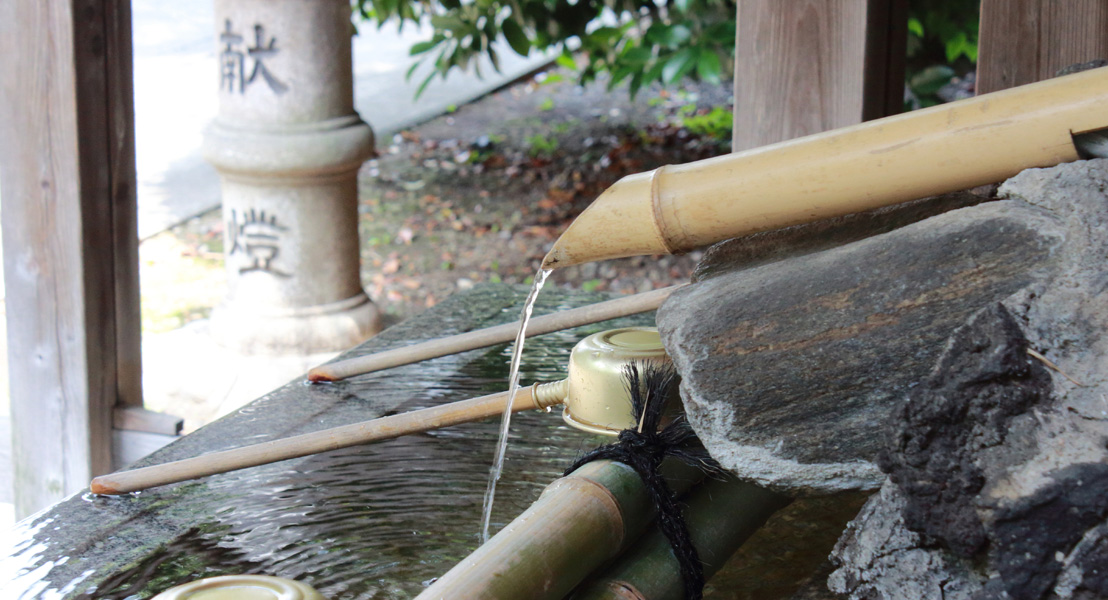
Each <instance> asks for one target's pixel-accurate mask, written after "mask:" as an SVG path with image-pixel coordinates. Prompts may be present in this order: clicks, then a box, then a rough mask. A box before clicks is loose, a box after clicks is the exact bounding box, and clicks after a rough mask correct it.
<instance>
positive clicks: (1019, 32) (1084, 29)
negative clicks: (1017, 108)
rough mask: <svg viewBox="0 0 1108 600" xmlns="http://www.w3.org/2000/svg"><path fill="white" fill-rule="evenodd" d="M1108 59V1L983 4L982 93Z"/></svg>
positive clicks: (997, 0) (996, 0)
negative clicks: (1093, 61) (1060, 70)
mask: <svg viewBox="0 0 1108 600" xmlns="http://www.w3.org/2000/svg"><path fill="white" fill-rule="evenodd" d="M1098 58H1099V59H1103V58H1108V0H1066V1H1064V2H1059V1H1051V0H982V1H981V33H980V39H979V53H978V62H977V93H979V94H983V93H988V92H995V91H997V90H1002V89H1006V88H1010V87H1014V86H1017V85H1023V84H1026V83H1032V82H1035V81H1041V80H1043V79H1048V78H1050V77H1053V76H1054V74H1055V73H1056V72H1057V71H1058V70H1059V69H1062V68H1064V67H1068V66H1070V65H1073V64H1076V63H1083V62H1088V61H1090V60H1095V59H1098Z"/></svg>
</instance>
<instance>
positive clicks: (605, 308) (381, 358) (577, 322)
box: [308, 285, 682, 382]
mask: <svg viewBox="0 0 1108 600" xmlns="http://www.w3.org/2000/svg"><path fill="white" fill-rule="evenodd" d="M680 287H682V286H680V285H675V286H670V287H667V288H662V289H660V290H653V291H650V292H644V293H641V294H634V295H631V296H624V297H622V298H616V299H613V300H607V301H605V302H598V303H596V304H591V305H589V306H582V307H580V308H574V309H571V310H566V311H561V312H556V313H552V314H549V315H542V316H540V317H535V318H533V319H531V321H530V324H529V325H528V327H527V337H531V336H536V335H542V334H544V333H551V332H553V331H560V330H562V329H570V328H572V327H579V326H581V325H588V324H590V323H598V322H600V321H607V320H608V319H615V318H618V317H625V316H627V315H633V314H636V313H642V312H647V311H651V310H654V309H656V308H658V307H659V306H661V304H662V302H664V301H665V299H666V298H668V297H669V296H670V294H672V293H673V292H674V290H676V289H677V288H680ZM518 331H519V324H518V323H505V324H504V325H497V326H495V327H488V328H485V329H478V330H477V331H470V332H467V333H460V334H458V335H453V336H450V337H445V338H439V339H435V340H429V341H426V342H421V343H419V344H414V345H411V346H405V347H403V348H396V349H394V350H386V351H384V352H378V353H376V354H370V355H367V356H359V357H357V358H351V359H347V360H343V361H339V362H334V363H330V364H326V365H321V366H318V367H315V368H314V369H311V370H310V371H308V380H309V381H315V382H324V381H338V380H340V379H346V378H347V377H353V376H355V375H363V374H365V373H372V372H374V371H381V370H383V369H390V368H392V367H398V366H401V365H407V364H411V363H414V362H419V361H423V360H428V359H431V358H437V357H439V356H446V355H449V354H457V353H459V352H465V351H467V350H473V349H475V348H484V347H486V346H492V345H495V344H502V343H505V342H510V341H512V340H514V339H515V336H516V332H518Z"/></svg>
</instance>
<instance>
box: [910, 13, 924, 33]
mask: <svg viewBox="0 0 1108 600" xmlns="http://www.w3.org/2000/svg"><path fill="white" fill-rule="evenodd" d="M908 33H911V34H912V35H914V36H916V37H919V38H921V37H923V23H920V20H919V19H917V18H915V17H911V18H909V19H908Z"/></svg>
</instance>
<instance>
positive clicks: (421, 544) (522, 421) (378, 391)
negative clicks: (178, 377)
mask: <svg viewBox="0 0 1108 600" xmlns="http://www.w3.org/2000/svg"><path fill="white" fill-rule="evenodd" d="M525 296H526V290H525V289H524V288H512V287H508V286H504V285H489V286H481V287H478V288H476V289H474V290H471V291H469V292H466V293H463V294H458V295H455V296H454V297H452V298H450V299H449V300H447V301H445V302H443V303H441V304H439V305H438V306H436V307H434V308H433V309H431V310H429V311H427V312H426V313H424V314H422V315H420V316H418V317H416V318H413V319H410V320H408V321H405V322H404V323H401V324H399V325H396V326H394V327H392V328H390V329H388V330H386V331H384V332H383V333H381V334H380V335H379V336H378V337H376V338H374V339H372V340H370V341H368V342H366V343H364V344H362V345H361V346H359V347H357V348H355V349H353V350H351V351H349V352H348V353H346V354H345V355H344V356H343V357H341V358H348V357H351V356H356V355H361V354H368V353H371V352H375V351H379V350H384V349H388V348H393V347H397V346H401V345H405V344H408V343H411V342H415V341H422V340H424V339H430V338H434V337H440V336H443V335H449V334H453V333H459V332H463V331H467V330H471V329H476V328H480V327H487V326H491V325H497V324H500V323H506V322H511V321H514V320H515V319H516V318H517V317H518V312H519V309H520V306H521V304H522V302H523V299H524V297H525ZM603 299H607V296H604V295H600V294H591V293H585V292H566V291H564V290H558V289H556V288H553V286H551V287H549V288H548V289H547V290H546V291H545V292H544V293H543V294H542V295H541V296H540V298H539V302H538V305H537V308H536V314H545V313H548V312H551V311H553V310H558V309H566V308H573V307H576V306H581V305H584V304H587V303H591V302H597V301H600V300H603ZM653 322H654V315H653V314H652V313H650V314H644V315H637V316H633V317H628V318H623V319H617V320H612V321H607V322H604V323H598V324H595V325H591V326H587V327H581V328H578V329H574V330H569V331H564V332H558V333H553V334H548V335H545V336H540V337H537V338H534V339H532V340H530V341H529V342H528V344H527V349H526V352H525V353H524V356H523V362H522V381H523V382H524V383H525V384H527V383H530V382H533V381H536V380H541V381H552V380H556V379H560V378H563V377H565V368H566V359H567V357H568V354H569V350H570V349H571V348H572V347H573V345H574V344H575V343H576V342H577V341H578V340H579V339H581V338H582V337H585V336H586V335H589V334H591V333H595V332H597V331H602V330H605V329H611V328H615V327H627V326H632V325H652V324H653ZM509 353H510V348H509V347H508V346H507V345H501V346H497V347H493V348H487V349H483V350H474V351H470V352H467V353H464V354H459V355H456V356H449V357H442V358H439V359H435V360H432V361H427V362H424V363H421V364H416V365H408V366H405V367H400V368H396V369H392V370H389V371H386V372H383V373H377V374H372V375H364V376H361V377H357V378H354V379H351V380H348V381H344V382H339V383H336V384H329V385H308V384H306V383H304V382H303V380H302V379H299V378H298V379H297V380H294V381H292V382H290V383H289V384H287V385H285V386H284V387H282V388H279V389H277V390H275V391H273V392H271V393H270V394H267V395H265V396H263V397H261V398H259V399H258V400H256V401H254V402H253V403H251V404H249V405H247V406H245V407H244V408H242V409H241V410H239V411H237V412H235V413H233V414H231V415H228V416H227V417H225V418H223V419H221V420H220V421H217V422H215V423H212V424H210V425H208V426H206V427H204V428H202V429H200V430H199V431H197V432H195V433H193V434H191V435H189V436H186V437H184V438H182V439H181V440H179V441H177V442H175V443H174V444H171V445H170V446H168V447H166V448H164V449H162V450H160V451H159V452H157V453H155V454H154V455H152V456H150V457H148V458H147V459H144V460H143V461H141V463H139V465H137V466H142V465H147V464H156V463H161V462H166V461H170V460H177V459H181V458H187V457H191V456H196V455H199V454H202V453H205V452H210V451H216V450H225V449H229V448H233V447H237V446H242V445H246V444H251V443H258V442H262V441H268V440H272V439H276V438H280V437H287V436H292V435H298V434H302V433H308V432H311V431H316V430H320V429H325V428H328V427H336V426H339V425H345V424H348V423H354V422H358V421H362V420H366V419H370V418H374V417H378V416H382V415H385V414H390V413H393V412H404V411H408V410H413V409H417V408H424V407H427V406H432V405H436V404H440V403H445V402H450V401H454V400H462V399H465V398H470V397H474V396H478V395H483V394H488V393H492V392H495V391H500V390H502V389H504V387H505V386H506V381H507V375H508V373H507V370H508V359H509ZM497 428H498V423H497V421H496V420H490V421H487V422H482V423H472V424H468V425H462V426H458V427H453V428H449V429H444V430H440V431H435V432H429V433H426V434H419V435H413V436H408V437H404V438H399V439H396V440H391V441H386V442H381V443H378V444H373V445H369V446H362V447H355V448H348V449H344V450H338V451H334V452H329V453H325V454H320V455H316V456H310V457H304V458H300V459H294V460H289V461H284V462H281V463H276V464H272V465H265V466H261V467H255V468H251V469H247V470H243V471H238V472H232V473H225V474H222V475H216V476H212V477H208V478H205V479H201V480H197V481H192V482H184V483H180V484H174V485H170V486H165V487H162V488H158V489H154V490H149V491H145V492H141V493H139V494H136V495H129V496H123V497H93V496H90V495H89V494H87V493H86V494H78V495H75V496H73V497H71V498H69V499H67V500H65V501H63V502H61V503H59V504H57V505H55V506H53V507H50V508H48V509H46V510H44V511H42V512H41V513H39V514H37V515H34V516H32V517H29V518H27V519H25V520H23V521H22V522H20V523H19V524H17V526H16V529H17V530H16V533H15V536H16V544H15V547H14V551H13V553H12V554H11V555H10V556H8V557H6V558H3V559H0V598H4V599H5V600H6V599H13V600H14V599H29V598H49V599H86V598H88V599H92V598H96V599H105V600H124V599H125V600H140V599H145V598H150V597H152V596H154V595H156V594H157V593H159V592H161V591H163V590H165V589H168V588H169V587H172V586H174V585H178V584H181V583H185V582H188V581H193V580H195V579H199V578H201V577H210V576H216V575H225V574H235V573H258V574H267V575H278V576H282V577H287V578H291V579H297V580H300V581H303V582H305V583H307V584H309V585H312V586H314V587H315V588H316V589H318V590H319V591H320V592H321V593H323V595H324V596H326V597H327V598H329V599H330V600H348V599H349V600H370V599H372V600H394V599H395V600H405V599H409V598H413V597H414V596H416V595H417V594H419V592H420V591H421V590H422V589H423V587H424V586H425V585H426V584H427V583H429V582H430V580H432V579H433V578H435V577H437V576H439V575H441V574H443V573H445V572H446V571H447V570H449V568H450V567H452V566H453V565H454V564H455V563H457V562H458V561H459V560H461V559H462V558H464V557H465V556H466V555H468V554H469V553H470V552H472V551H473V550H474V549H475V548H476V547H477V546H478V531H479V529H480V515H481V503H482V498H483V495H484V491H485V486H486V481H487V477H488V470H489V467H490V465H491V463H492V458H493V452H494V444H495V441H496V435H497ZM608 441H610V438H605V437H601V436H595V435H590V434H586V433H583V432H580V431H578V430H576V429H571V428H569V427H568V426H566V425H564V424H563V422H562V420H561V418H560V416H559V414H558V412H553V413H541V412H532V413H519V414H517V415H515V417H514V418H513V421H512V435H511V440H510V445H509V449H508V460H507V463H506V467H505V472H504V475H503V477H502V479H501V482H500V486H499V488H498V492H497V503H496V508H495V510H494V512H493V521H494V526H493V530H494V531H496V530H498V529H499V528H500V527H502V526H503V525H504V524H506V523H507V522H509V521H510V520H511V519H513V518H514V517H515V516H516V515H518V514H519V513H521V512H522V511H523V510H524V509H525V508H526V507H527V506H528V505H530V504H531V502H533V501H534V500H535V499H536V498H537V497H538V495H539V493H540V492H541V491H542V489H543V488H544V487H545V486H546V485H547V484H548V483H550V482H551V481H552V480H554V479H555V478H556V477H558V476H559V475H560V474H561V472H562V471H563V469H564V468H565V467H566V466H567V465H569V464H570V463H571V462H572V461H573V459H574V458H575V457H576V456H578V455H579V454H581V453H583V452H584V451H586V450H589V449H591V448H593V447H595V446H597V445H599V444H601V443H607V442H608ZM798 504H801V503H798ZM795 506H797V505H794V507H795ZM805 510H808V511H809V512H810V509H805ZM856 510H857V505H856V503H847V504H842V503H839V502H835V501H833V502H831V503H829V504H828V506H827V507H826V510H825V511H823V512H826V513H828V514H830V515H831V518H830V521H831V522H832V525H831V526H830V527H823V526H821V525H820V524H819V523H817V522H814V521H813V520H812V519H810V518H808V517H807V516H806V515H805V514H803V511H793V510H792V508H791V507H790V508H789V509H785V510H784V511H782V512H781V513H779V514H778V515H777V516H775V517H774V519H773V520H771V524H770V525H767V527H766V529H769V530H770V531H768V532H765V535H763V532H759V534H756V535H755V538H753V539H751V540H750V541H749V542H748V543H747V545H746V547H744V548H743V549H742V550H741V551H740V552H739V553H738V554H737V555H736V556H735V558H734V559H733V560H732V561H731V563H730V564H729V565H728V567H725V569H724V571H722V572H721V573H719V574H718V575H717V576H716V577H715V578H714V579H713V580H712V581H711V582H709V586H708V588H707V589H706V590H705V591H706V593H705V597H706V598H708V599H715V600H724V599H740V598H741V599H745V598H787V597H791V596H792V595H793V592H794V591H796V589H797V588H798V587H800V586H801V584H802V583H803V582H804V581H805V580H806V579H807V578H808V577H809V576H810V575H811V574H812V569H813V565H817V564H819V563H820V562H822V561H823V559H824V557H825V556H826V555H827V550H829V548H830V545H831V544H833V543H834V540H835V538H836V537H837V532H838V530H839V529H841V524H842V523H843V522H845V520H846V519H849V517H850V516H851V515H852V514H853V513H854V511H856ZM774 523H776V525H774ZM835 523H837V524H835ZM790 532H791V533H790ZM759 536H762V537H761V539H759ZM821 536H822V537H821ZM770 546H774V547H773V548H771V547H770Z"/></svg>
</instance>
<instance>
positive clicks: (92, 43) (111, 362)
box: [0, 0, 138, 515]
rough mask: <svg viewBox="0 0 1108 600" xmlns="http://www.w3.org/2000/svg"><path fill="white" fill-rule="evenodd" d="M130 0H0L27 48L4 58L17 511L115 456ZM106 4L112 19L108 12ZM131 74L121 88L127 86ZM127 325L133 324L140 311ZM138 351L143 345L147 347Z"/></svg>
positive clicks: (11, 42)
mask: <svg viewBox="0 0 1108 600" xmlns="http://www.w3.org/2000/svg"><path fill="white" fill-rule="evenodd" d="M123 4H126V0H70V1H56V2H6V3H2V4H0V56H8V57H18V59H17V60H5V61H0V85H2V87H0V139H3V140H4V141H5V143H4V144H0V169H2V171H0V179H2V180H3V185H4V189H3V194H4V199H5V202H4V210H3V230H4V272H5V282H6V290H7V315H8V349H9V352H8V355H9V369H10V373H11V399H12V422H13V428H12V429H13V432H12V434H13V435H12V444H13V461H14V463H15V464H14V476H15V490H16V492H15V503H16V511H17V514H18V515H26V514H29V513H30V512H32V511H34V510H37V509H39V508H41V507H43V506H46V505H48V504H50V503H53V502H56V501H57V500H60V499H61V498H64V497H65V496H66V495H68V494H70V493H73V492H74V491H77V490H79V489H81V488H82V487H84V485H85V483H86V482H87V481H88V479H89V477H90V476H92V475H95V474H98V473H103V472H107V471H108V470H110V468H111V425H112V407H113V406H114V405H115V403H116V400H117V395H118V391H119V386H118V373H119V371H118V361H117V359H116V357H117V355H118V353H119V346H118V339H119V338H118V337H117V335H116V333H117V300H118V296H117V288H116V285H115V278H116V263H117V260H118V259H119V257H125V256H127V254H128V252H130V253H131V255H132V256H134V252H135V250H134V248H131V249H129V250H127V251H126V252H124V251H121V248H120V245H121V242H120V240H121V239H122V240H124V242H123V245H126V243H127V240H130V239H132V237H134V239H135V243H136V244H137V236H136V234H135V233H134V232H133V231H131V232H130V233H129V235H128V234H126V233H124V234H122V235H120V234H119V233H120V232H119V231H118V229H117V223H116V218H117V217H118V215H117V214H116V211H115V210H114V208H115V207H114V204H115V202H113V199H116V200H118V198H119V197H118V196H116V195H114V194H113V189H115V188H116V183H115V180H116V179H117V178H119V179H123V180H126V176H124V177H119V176H118V173H119V172H124V173H126V172H127V171H128V169H129V170H130V173H131V175H130V178H131V181H133V170H134V164H133V163H134V154H133V152H134V151H133V144H131V143H130V142H126V141H124V142H123V143H116V142H117V141H118V140H126V139H128V138H131V139H133V125H132V124H131V121H130V115H129V113H127V110H128V109H127V108H126V107H127V106H129V105H126V103H124V107H123V109H119V108H117V109H116V111H117V113H118V114H120V115H123V114H124V113H127V114H126V117H125V118H112V117H111V115H112V114H113V111H112V107H113V102H112V100H111V98H110V97H111V95H112V93H111V92H112V86H113V85H119V82H120V81H121V80H123V79H126V80H127V81H128V82H129V80H130V72H129V71H130V64H129V62H127V63H126V64H123V65H122V66H121V65H114V67H113V68H109V67H108V65H109V63H111V61H112V60H113V57H114V59H115V60H117V62H118V60H119V56H120V53H123V52H125V53H127V54H129V53H130V48H129V46H127V47H126V48H123V47H121V46H119V45H118V42H117V41H113V38H112V36H113V35H114V36H115V39H118V38H119V37H120V33H121V32H120V31H119V28H124V29H129V27H130V25H129V20H127V21H121V20H119V18H120V14H126V11H124V12H123V13H120V12H119V6H120V5H123ZM109 16H111V17H112V18H114V19H116V25H115V26H114V28H109V27H108V26H107V21H108V20H109ZM109 29H111V31H113V32H114V33H110V32H109ZM127 36H129V33H128V34H127ZM128 61H129V58H128ZM124 71H126V73H125V72H124ZM110 72H114V75H113V74H111V73H110ZM129 85H130V84H129V83H128V84H127V87H128V89H127V90H125V91H122V92H118V91H117V92H118V93H119V94H120V95H121V96H129V95H130V92H129ZM119 105H120V101H119V100H118V99H117V101H116V102H115V106H117V107H118V106H119ZM121 130H126V131H121ZM113 162H114V163H115V164H116V165H117V168H116V169H113V166H112V165H113ZM128 163H129V166H128ZM120 187H129V189H130V190H131V191H130V192H129V194H131V195H132V196H131V197H132V198H133V193H134V192H133V190H134V186H133V184H130V185H128V184H127V183H126V182H125V181H124V182H123V183H121V184H120ZM131 202H132V203H133V199H132V200H131ZM131 209H132V210H133V207H132V208H131ZM124 220H126V219H124ZM136 268H137V261H136ZM134 292H135V293H136V294H137V286H135V287H134ZM128 326H129V327H132V328H135V329H137V327H138V323H137V320H136V321H135V322H133V323H131V324H129V325H128ZM130 351H131V352H132V353H133V354H132V356H135V355H137V352H138V349H137V348H132V349H131V350H130ZM135 381H136V382H137V379H136V380H135Z"/></svg>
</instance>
